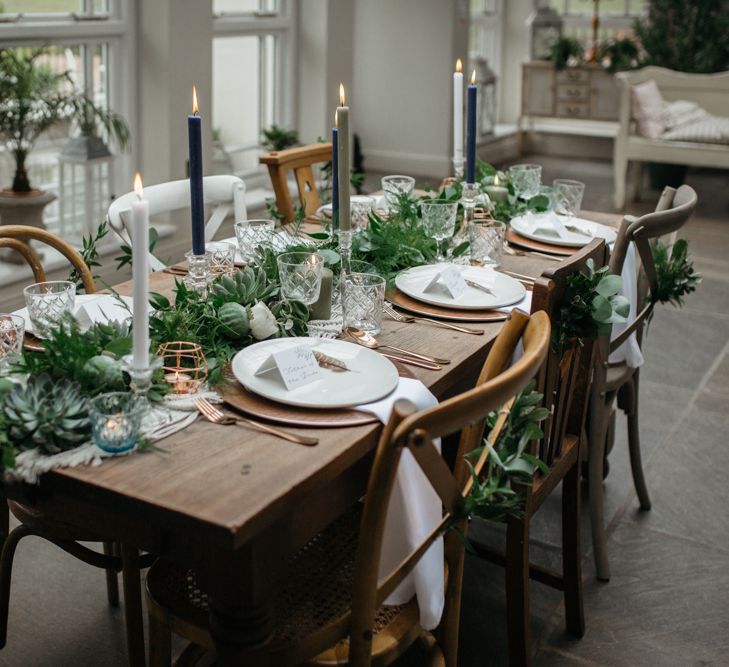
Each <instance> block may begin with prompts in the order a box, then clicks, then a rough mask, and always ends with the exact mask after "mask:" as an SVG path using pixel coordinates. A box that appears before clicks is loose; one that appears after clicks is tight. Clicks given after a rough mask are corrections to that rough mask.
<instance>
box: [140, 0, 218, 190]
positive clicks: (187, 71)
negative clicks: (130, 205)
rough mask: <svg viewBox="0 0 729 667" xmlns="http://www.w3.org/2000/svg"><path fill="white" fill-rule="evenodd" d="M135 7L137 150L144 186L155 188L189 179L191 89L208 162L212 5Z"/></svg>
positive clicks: (181, 2)
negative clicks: (195, 101)
mask: <svg viewBox="0 0 729 667" xmlns="http://www.w3.org/2000/svg"><path fill="white" fill-rule="evenodd" d="M137 9H138V11H137V28H138V32H137V35H138V37H137V48H138V60H137V81H138V91H137V100H138V123H137V127H138V128H139V136H138V146H137V148H138V155H139V170H140V171H141V172H142V178H143V179H144V183H145V184H146V185H152V184H154V183H160V182H164V181H169V180H175V179H179V178H185V176H186V171H185V169H186V163H187V156H188V144H187V116H188V115H189V114H190V112H191V110H192V86H193V85H195V86H197V93H198V98H199V101H200V115H201V116H202V119H203V123H202V127H203V151H204V154H205V163H206V165H209V164H210V158H211V155H212V148H211V147H212V133H211V108H212V76H211V72H212V35H213V33H212V30H213V27H212V20H211V16H212V5H211V0H154V1H153V2H142V1H141V0H140V1H139V3H138V5H137ZM130 182H131V180H130Z"/></svg>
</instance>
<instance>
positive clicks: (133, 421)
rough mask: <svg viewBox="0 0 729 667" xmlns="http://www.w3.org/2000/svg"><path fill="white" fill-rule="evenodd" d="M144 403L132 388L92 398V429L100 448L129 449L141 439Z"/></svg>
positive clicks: (116, 450) (110, 450)
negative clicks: (131, 390)
mask: <svg viewBox="0 0 729 667" xmlns="http://www.w3.org/2000/svg"><path fill="white" fill-rule="evenodd" d="M144 412H145V409H144V405H143V403H142V402H140V401H139V400H138V398H137V397H136V396H135V395H134V393H131V392H122V391H112V392H109V393H106V394H99V395H98V396H97V397H96V398H93V399H91V407H90V410H89V417H90V418H91V433H92V437H93V440H94V443H95V444H96V446H97V447H99V449H103V450H104V451H105V452H111V453H112V454H119V453H122V452H128V451H129V450H131V449H133V448H134V446H135V445H136V444H137V442H138V440H139V434H140V428H141V425H142V418H143V417H144Z"/></svg>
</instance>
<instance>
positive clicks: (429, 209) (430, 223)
mask: <svg viewBox="0 0 729 667" xmlns="http://www.w3.org/2000/svg"><path fill="white" fill-rule="evenodd" d="M420 210H421V212H422V214H423V229H424V230H425V233H426V234H427V235H428V236H431V237H433V238H434V239H435V240H436V243H437V246H438V249H437V256H436V261H437V262H445V261H446V259H445V255H444V253H443V250H442V242H443V241H444V240H445V239H450V238H451V237H452V236H453V232H454V231H455V229H456V213H457V212H458V202H449V201H442V200H438V199H433V200H431V201H422V202H420Z"/></svg>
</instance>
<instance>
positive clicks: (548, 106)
mask: <svg viewBox="0 0 729 667" xmlns="http://www.w3.org/2000/svg"><path fill="white" fill-rule="evenodd" d="M618 97H619V95H618V88H617V85H616V83H615V79H614V77H613V75H612V74H609V73H608V72H606V71H605V70H604V69H603V68H602V67H600V66H599V65H584V66H582V67H567V68H565V69H562V70H556V69H555V68H554V65H552V63H550V62H546V61H539V60H537V61H533V62H528V63H524V64H523V65H522V94H521V113H522V117H534V116H547V117H551V118H576V119H582V120H613V121H614V120H617V119H618Z"/></svg>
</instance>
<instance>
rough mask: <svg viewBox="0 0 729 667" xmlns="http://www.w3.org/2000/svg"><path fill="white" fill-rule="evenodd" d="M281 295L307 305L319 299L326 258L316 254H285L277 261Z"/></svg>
mask: <svg viewBox="0 0 729 667" xmlns="http://www.w3.org/2000/svg"><path fill="white" fill-rule="evenodd" d="M276 262H277V263H278V278H279V282H280V283H281V295H282V296H283V297H284V298H285V299H289V300H290V301H301V303H305V304H306V305H310V304H312V303H314V302H315V301H316V300H317V299H318V298H319V291H320V290H321V271H322V267H323V266H324V258H323V257H322V256H321V255H318V254H317V253H315V252H285V253H283V254H282V255H279V256H278V257H277V259H276Z"/></svg>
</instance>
